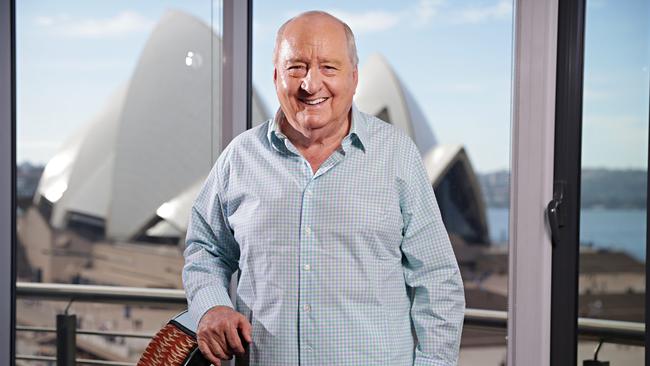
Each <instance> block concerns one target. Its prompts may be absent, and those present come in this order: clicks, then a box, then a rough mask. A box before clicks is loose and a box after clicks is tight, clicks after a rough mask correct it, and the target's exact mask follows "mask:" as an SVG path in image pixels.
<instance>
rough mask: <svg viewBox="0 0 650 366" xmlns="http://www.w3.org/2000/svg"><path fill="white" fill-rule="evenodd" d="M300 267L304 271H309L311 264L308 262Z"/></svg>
mask: <svg viewBox="0 0 650 366" xmlns="http://www.w3.org/2000/svg"><path fill="white" fill-rule="evenodd" d="M302 268H303V269H304V270H305V271H311V266H310V265H309V264H305V265H304V266H302Z"/></svg>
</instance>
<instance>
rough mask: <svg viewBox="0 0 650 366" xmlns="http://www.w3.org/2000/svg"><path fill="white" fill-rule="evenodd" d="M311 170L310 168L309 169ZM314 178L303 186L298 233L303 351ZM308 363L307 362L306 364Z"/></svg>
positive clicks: (309, 329) (308, 332)
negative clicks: (299, 231) (299, 229)
mask: <svg viewBox="0 0 650 366" xmlns="http://www.w3.org/2000/svg"><path fill="white" fill-rule="evenodd" d="M310 169H311V168H310ZM313 184H314V177H313V176H312V177H310V178H309V181H308V182H307V184H306V185H305V189H304V192H303V196H302V212H301V228H302V229H301V233H300V255H299V261H300V262H299V263H300V266H301V267H300V269H299V270H300V272H301V274H300V275H299V277H298V278H299V284H298V286H299V291H300V292H299V293H300V297H299V319H300V335H299V339H300V342H301V343H302V344H303V346H304V347H305V350H308V351H311V347H310V344H311V343H312V337H313V322H312V318H311V317H312V316H313V311H312V310H313V293H312V292H313V283H312V278H311V269H312V268H311V264H310V263H312V255H313V247H314V242H315V240H316V236H315V235H314V228H313V226H312V225H313V222H312V220H313V217H312V212H311V210H312V207H313V204H312V199H313ZM308 363H309V362H308Z"/></svg>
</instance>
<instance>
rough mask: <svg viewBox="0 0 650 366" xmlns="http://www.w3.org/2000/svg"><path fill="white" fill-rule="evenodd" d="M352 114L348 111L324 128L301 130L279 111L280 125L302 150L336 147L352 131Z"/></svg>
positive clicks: (290, 139) (292, 141)
mask: <svg viewBox="0 0 650 366" xmlns="http://www.w3.org/2000/svg"><path fill="white" fill-rule="evenodd" d="M351 115H352V111H350V112H348V114H347V115H346V118H344V119H343V120H341V121H336V122H331V123H328V124H327V125H326V126H324V127H323V128H319V129H312V130H300V129H298V128H296V127H294V126H293V125H292V124H291V123H290V122H289V121H288V120H287V118H286V116H285V115H284V113H283V112H282V111H281V110H280V111H279V113H278V117H279V118H278V127H279V128H280V131H282V133H284V134H285V135H286V136H287V138H288V139H289V141H291V143H292V144H293V145H294V146H295V147H296V148H297V149H298V150H300V151H301V152H302V151H303V150H306V151H310V150H313V149H317V150H320V149H326V150H329V149H336V148H337V147H339V146H340V145H341V141H343V138H345V136H347V134H348V133H349V131H350V126H351V118H352V116H351Z"/></svg>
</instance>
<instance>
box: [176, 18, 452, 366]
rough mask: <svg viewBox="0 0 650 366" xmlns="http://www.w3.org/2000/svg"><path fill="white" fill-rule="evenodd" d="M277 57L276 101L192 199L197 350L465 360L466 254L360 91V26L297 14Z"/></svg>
mask: <svg viewBox="0 0 650 366" xmlns="http://www.w3.org/2000/svg"><path fill="white" fill-rule="evenodd" d="M274 63H275V71H274V74H273V80H274V82H275V87H276V91H277V95H278V99H279V101H280V105H281V108H280V110H278V112H277V114H276V116H275V118H274V119H272V120H270V121H268V122H267V123H265V124H262V125H261V126H259V127H256V128H253V129H251V130H249V131H247V132H245V133H243V134H241V135H240V136H238V137H237V138H235V139H234V140H233V141H232V143H230V145H229V146H228V147H227V148H226V149H225V150H224V151H223V153H222V154H221V156H220V157H219V159H218V160H217V162H216V164H215V165H214V167H213V169H212V171H211V172H210V175H209V177H208V179H207V181H206V182H205V185H204V186H203V189H202V190H201V192H200V194H199V196H198V198H197V200H196V202H195V204H194V206H193V208H192V214H191V218H190V220H191V221H190V225H189V229H188V233H187V249H186V250H185V259H186V264H185V268H184V271H183V281H184V285H185V291H186V293H187V297H188V302H189V311H190V313H191V315H192V316H193V317H194V318H195V319H196V320H197V321H198V323H199V328H198V332H197V338H198V343H199V347H200V349H201V351H202V352H203V353H204V355H206V357H208V358H209V359H210V360H211V361H212V362H213V363H214V364H215V365H219V364H220V360H225V359H230V358H231V357H232V356H233V355H237V356H238V358H241V359H245V360H246V361H247V362H249V363H250V364H252V365H265V366H266V365H392V366H394V365H454V364H456V362H457V358H458V347H459V343H460V334H461V328H462V321H463V311H464V297H463V286H462V282H461V277H460V274H459V270H458V265H457V263H456V260H455V257H454V254H453V252H452V249H451V246H450V243H449V238H448V236H447V233H446V231H445V228H444V226H443V223H442V220H441V218H440V212H439V210H438V206H437V203H436V200H435V197H434V194H433V190H432V189H431V185H430V184H429V182H428V180H427V177H426V174H425V171H424V167H423V164H422V160H421V158H420V155H419V153H418V150H417V149H416V147H415V146H414V144H413V142H412V141H411V140H410V139H409V138H408V137H406V136H405V135H404V134H403V133H401V132H400V131H398V130H397V129H396V128H394V127H392V126H391V125H389V124H387V123H385V122H382V121H380V120H379V119H377V118H375V117H373V116H370V115H367V114H364V113H362V112H360V111H359V110H357V109H356V107H355V106H354V105H353V103H352V97H353V96H354V93H355V89H356V86H357V77H358V76H357V55H356V47H355V43H354V36H353V34H352V31H351V30H350V28H349V27H348V26H347V25H346V24H345V23H343V22H341V21H340V20H338V19H337V18H335V17H333V16H331V15H329V14H327V13H324V12H307V13H304V14H301V15H299V16H297V17H295V18H293V19H291V20H289V21H287V22H286V23H285V24H284V25H283V26H282V27H281V28H280V30H279V31H278V35H277V40H276V47H275V53H274ZM237 269H239V270H240V277H239V283H238V288H237V299H236V301H235V304H233V303H232V302H231V300H230V298H229V296H228V283H229V280H230V278H231V275H232V274H233V273H234V272H235V271H236V270H237ZM233 305H234V306H233ZM235 309H236V310H235Z"/></svg>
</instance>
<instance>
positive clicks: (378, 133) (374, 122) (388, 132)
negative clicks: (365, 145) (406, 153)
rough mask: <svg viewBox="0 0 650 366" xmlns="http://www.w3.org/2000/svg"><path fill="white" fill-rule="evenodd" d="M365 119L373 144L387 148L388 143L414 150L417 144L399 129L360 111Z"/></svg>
mask: <svg viewBox="0 0 650 366" xmlns="http://www.w3.org/2000/svg"><path fill="white" fill-rule="evenodd" d="M359 113H361V115H362V116H363V117H364V118H363V120H364V123H365V127H366V131H367V135H368V138H369V139H370V140H371V141H372V142H376V143H379V144H381V146H386V143H387V142H388V143H389V144H391V145H393V146H395V147H399V148H414V147H415V142H414V141H413V140H412V139H411V137H409V136H408V135H407V134H406V132H404V131H403V130H402V129H400V128H399V127H397V126H395V125H393V124H391V123H389V122H386V121H384V120H382V119H380V118H379V117H377V116H374V115H372V114H368V113H365V112H362V111H359Z"/></svg>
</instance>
